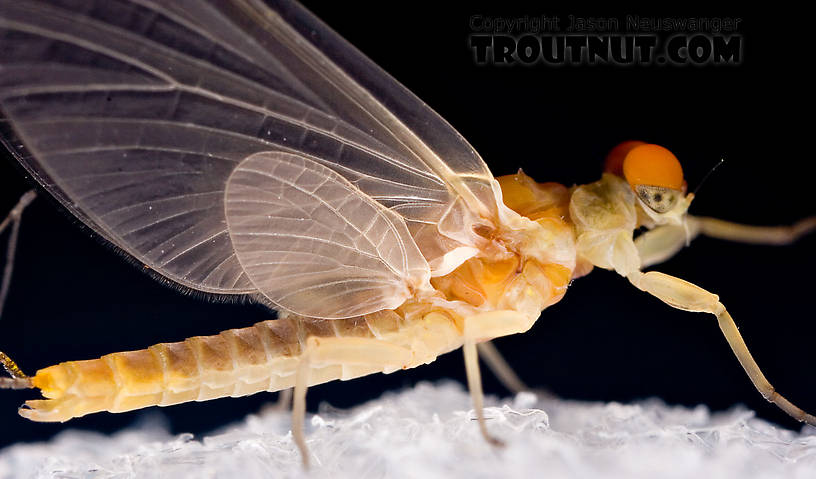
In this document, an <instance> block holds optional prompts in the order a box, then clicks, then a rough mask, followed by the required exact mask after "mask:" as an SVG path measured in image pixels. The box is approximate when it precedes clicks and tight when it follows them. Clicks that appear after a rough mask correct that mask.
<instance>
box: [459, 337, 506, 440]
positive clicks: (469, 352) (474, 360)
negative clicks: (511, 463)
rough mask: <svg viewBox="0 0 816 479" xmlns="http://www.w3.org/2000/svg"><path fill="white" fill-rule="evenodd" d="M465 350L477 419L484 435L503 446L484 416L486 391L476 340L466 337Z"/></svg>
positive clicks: (469, 384) (468, 379) (469, 385)
mask: <svg viewBox="0 0 816 479" xmlns="http://www.w3.org/2000/svg"><path fill="white" fill-rule="evenodd" d="M463 349H464V352H465V372H466V373H467V381H468V389H469V390H470V397H471V398H472V399H473V408H474V409H475V410H476V419H477V420H478V421H479V430H480V431H482V436H483V437H484V438H485V439H486V440H487V442H489V443H490V444H492V445H494V446H502V445H504V443H502V442H501V441H500V440H498V439H496V438H495V437H493V436H491V435H490V433H489V432H487V425H486V424H485V418H484V393H483V392H482V377H481V374H480V373H479V355H478V353H477V351H476V342H475V341H473V340H472V339H466V340H465V345H464V347H463Z"/></svg>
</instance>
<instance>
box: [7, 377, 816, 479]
mask: <svg viewBox="0 0 816 479" xmlns="http://www.w3.org/2000/svg"><path fill="white" fill-rule="evenodd" d="M488 405H489V406H490V407H488V408H487V409H486V411H485V412H486V415H487V417H488V418H489V420H488V425H489V428H490V431H491V432H492V433H493V434H494V435H496V436H498V437H499V438H501V439H502V440H503V441H504V442H505V443H506V446H505V447H504V448H493V447H491V446H489V445H488V444H486V443H485V441H484V440H482V438H481V436H480V435H479V431H478V428H477V426H476V423H475V421H474V420H473V417H474V416H473V412H472V411H471V410H470V399H469V396H468V395H467V393H466V392H465V391H464V390H463V389H462V387H461V386H460V385H458V384H454V383H441V384H437V385H430V384H420V385H418V386H417V387H415V388H413V389H410V390H405V391H402V392H400V393H392V394H387V395H385V396H384V397H382V398H380V399H378V400H375V401H372V402H369V403H367V404H364V405H362V406H359V407H357V408H355V409H351V410H345V411H334V410H330V409H328V408H324V410H323V411H322V412H321V413H320V414H318V415H316V416H311V415H310V416H309V419H308V420H307V422H308V424H307V431H308V443H309V447H310V448H311V452H312V469H311V471H310V472H309V473H308V474H307V473H304V472H303V471H302V469H301V466H300V459H299V456H298V453H297V451H296V449H295V447H294V445H293V443H292V438H291V434H289V416H288V414H283V413H279V412H276V411H267V412H264V413H261V414H259V415H252V416H249V417H248V418H247V419H246V420H244V421H243V422H242V423H240V424H236V425H233V426H231V427H228V428H225V429H224V430H222V431H219V432H215V433H212V434H209V435H206V436H205V437H203V438H202V439H201V440H194V439H193V438H192V437H191V436H190V435H180V436H172V435H170V434H169V433H167V432H166V430H165V429H164V428H163V427H162V426H160V425H158V424H152V425H151V424H150V423H149V422H148V423H146V424H144V425H142V426H140V427H134V428H133V429H131V430H126V431H122V432H120V433H118V434H115V435H113V436H106V435H101V434H97V433H91V432H79V431H69V432H65V433H63V434H61V435H59V436H58V437H56V438H55V439H54V440H52V441H50V442H46V443H39V444H22V445H16V446H12V447H9V448H6V449H5V450H3V451H0V477H2V478H6V477H15V478H16V477H60V478H73V477H93V478H106V477H116V478H122V477H151V478H152V477H168V478H171V477H172V478H176V477H195V478H201V477H225V478H239V479H250V478H270V477H331V478H332V479H340V478H354V479H364V478H381V477H382V478H391V477H393V478H423V479H424V478H443V477H444V478H448V477H468V478H478V477H486V478H487V477H490V478H498V477H547V478H562V477H569V478H573V477H575V478H613V477H614V478H650V479H651V478H688V477H715V478H726V477H739V478H747V477H751V478H764V477H768V478H770V477H774V478H790V479H793V478H813V477H816V429H814V428H810V427H806V428H805V429H804V430H803V432H802V433H800V434H797V433H794V432H791V431H787V430H784V429H780V428H778V427H776V426H773V425H771V424H769V423H767V422H765V421H762V420H758V419H754V418H753V413H752V412H750V411H747V410H745V409H741V408H737V409H733V410H730V411H728V412H724V413H715V414H712V413H710V412H709V411H708V410H707V409H706V408H705V407H697V408H694V409H687V408H683V407H670V406H666V405H665V404H663V403H662V402H660V401H658V400H650V401H645V402H640V403H636V404H629V405H623V404H616V403H611V404H599V403H583V402H576V401H563V400H537V399H536V397H535V396H534V395H532V394H521V395H519V396H517V397H516V398H514V399H508V400H503V401H497V400H495V399H493V400H490V399H488Z"/></svg>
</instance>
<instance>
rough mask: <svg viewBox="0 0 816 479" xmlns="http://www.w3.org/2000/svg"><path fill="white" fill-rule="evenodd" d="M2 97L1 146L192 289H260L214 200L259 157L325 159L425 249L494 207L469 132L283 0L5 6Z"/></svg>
mask: <svg viewBox="0 0 816 479" xmlns="http://www.w3.org/2000/svg"><path fill="white" fill-rule="evenodd" d="M270 7H271V8H270ZM0 108H2V112H3V114H4V116H5V117H6V118H7V120H8V121H9V123H6V124H4V125H0V126H2V132H0V133H2V135H3V141H4V143H5V144H6V145H7V146H8V147H9V148H10V149H11V150H12V151H13V152H14V153H15V154H16V155H17V157H18V159H19V160H20V161H21V163H23V165H24V166H25V167H26V168H27V169H28V170H29V171H30V172H31V173H32V174H33V175H34V176H35V177H36V178H37V179H38V181H40V183H42V184H43V185H44V186H45V187H46V188H47V189H48V190H49V191H51V193H53V194H54V195H55V196H56V197H57V198H58V199H59V200H60V201H61V202H62V203H63V204H64V205H65V206H66V207H67V208H68V209H69V210H71V211H72V212H73V213H74V214H75V215H76V216H77V217H78V218H80V219H81V220H82V221H84V222H85V223H86V224H88V225H89V226H91V227H92V228H93V229H94V230H96V231H97V232H98V233H100V234H101V235H103V236H104V237H106V238H107V239H108V240H110V241H111V242H113V243H114V244H115V245H116V246H118V247H119V248H121V249H122V250H124V251H125V252H127V253H129V254H130V255H132V256H134V257H135V258H137V259H138V260H139V261H141V262H143V263H145V264H146V265H147V266H149V267H151V268H152V269H154V270H156V271H158V272H159V273H161V274H162V275H164V276H166V277H167V278H169V279H171V280H173V281H176V282H178V283H181V284H183V285H185V286H188V287H190V288H193V289H197V290H201V291H206V292H211V293H218V294H251V293H254V292H256V291H257V285H256V284H254V282H253V281H252V280H251V278H250V277H249V276H248V275H247V272H246V271H245V270H244V268H243V267H242V265H241V262H240V261H239V258H238V257H237V256H236V252H235V248H234V247H233V244H232V241H233V240H232V239H231V237H230V232H229V228H228V223H227V218H226V216H225V213H224V208H225V203H224V195H225V188H226V185H227V180H228V178H230V175H232V174H233V173H234V172H235V169H236V167H237V166H238V165H239V164H240V163H241V162H242V161H244V159H245V158H248V157H250V156H251V155H253V154H255V153H258V152H288V153H292V154H297V155H299V156H301V157H303V158H306V159H310V160H312V161H315V162H319V163H321V164H322V165H324V166H325V167H328V168H331V169H332V170H333V171H335V172H336V173H338V174H340V175H342V176H343V177H344V178H345V179H346V180H348V181H349V182H351V183H352V184H353V185H354V186H355V187H356V188H357V189H358V190H359V191H361V192H363V193H365V194H366V195H368V196H369V197H370V198H373V199H374V200H376V201H378V202H379V203H381V204H382V205H384V206H385V207H387V208H390V209H391V210H392V211H394V212H397V213H399V214H400V215H402V216H403V217H404V218H405V220H406V222H407V226H408V228H409V230H410V231H411V233H412V234H413V236H414V238H415V241H416V242H417V244H418V246H419V248H420V250H421V251H422V253H423V254H424V255H425V256H426V258H428V259H429V260H434V259H438V258H439V257H441V256H442V255H444V254H447V253H449V252H451V251H453V250H457V249H458V250H461V249H462V248H465V249H467V247H468V245H467V238H468V235H469V234H470V229H469V228H470V226H471V223H470V221H471V220H472V219H473V218H478V217H490V216H491V215H492V214H493V211H494V210H495V208H496V206H495V197H494V196H493V192H492V190H491V180H492V177H491V176H490V173H489V171H488V170H487V168H486V166H485V165H484V163H483V162H482V160H481V159H480V158H479V157H478V155H477V154H476V153H475V152H474V151H473V149H472V148H471V147H470V146H469V145H468V144H467V143H466V142H465V140H464V139H462V138H461V136H459V135H458V134H457V133H456V132H455V131H454V130H453V129H452V128H451V127H450V126H449V125H448V124H447V123H446V122H445V121H444V120H443V119H441V118H440V117H439V116H438V115H436V114H435V113H434V112H433V111H431V110H430V109H429V108H428V107H427V106H426V105H425V104H424V103H422V102H421V101H420V100H419V99H417V98H416V97H414V96H413V95H412V94H411V93H410V92H408V91H407V90H406V89H405V88H403V87H402V86H401V85H399V84H398V83H397V82H396V81H394V80H393V79H392V78H391V77H390V76H388V75H387V74H386V73H385V72H383V71H382V70H380V69H379V68H378V67H377V66H376V65H374V64H373V63H372V62H370V61H369V60H368V59H366V58H365V57H364V56H363V55H362V54H360V53H359V52H358V51H357V50H355V49H354V48H353V47H351V46H350V45H349V44H347V43H346V42H345V41H343V40H342V39H341V38H340V37H339V36H337V35H336V34H335V33H334V32H332V31H331V30H330V29H328V28H327V27H326V26H325V25H323V24H322V23H321V22H320V21H319V20H317V19H315V18H314V17H313V16H312V15H311V14H309V13H308V12H307V11H305V10H304V9H303V8H302V7H300V6H299V5H297V4H294V3H291V2H286V1H283V2H274V3H273V4H271V5H269V6H267V5H265V4H264V3H262V2H260V1H259V0H233V1H230V2H228V1H215V0H213V1H212V2H208V1H206V0H179V1H173V2H151V1H148V0H133V1H125V0H106V1H104V2H91V1H81V0H80V1H70V0H59V1H52V2H48V3H47V4H46V3H40V2H36V1H26V2H19V1H16V0H12V1H9V0H5V1H0ZM443 159H444V161H443ZM441 232H444V234H442V233H441ZM462 257H464V256H462V255H460V258H462ZM327 314H328V312H327Z"/></svg>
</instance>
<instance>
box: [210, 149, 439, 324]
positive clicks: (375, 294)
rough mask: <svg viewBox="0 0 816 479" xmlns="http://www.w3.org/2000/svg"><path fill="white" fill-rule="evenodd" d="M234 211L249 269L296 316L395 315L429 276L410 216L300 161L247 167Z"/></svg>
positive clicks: (232, 194)
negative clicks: (409, 224) (388, 312)
mask: <svg viewBox="0 0 816 479" xmlns="http://www.w3.org/2000/svg"><path fill="white" fill-rule="evenodd" d="M226 214H227V224H228V226H229V232H230V237H231V238H232V244H233V246H234V247H235V251H236V253H237V255H238V260H239V261H240V263H241V265H242V266H243V268H244V271H246V273H247V275H248V276H249V278H250V279H251V280H252V282H253V284H254V285H255V286H256V287H257V288H258V290H259V291H261V293H263V294H264V295H265V296H266V297H267V298H269V299H270V300H271V301H272V302H274V303H275V304H277V305H279V306H281V307H283V308H286V309H288V310H290V311H297V312H298V313H300V314H304V315H307V316H321V317H328V318H344V317H352V316H359V315H362V314H367V313H373V312H374V311H379V310H382V309H393V308H396V307H398V306H399V305H400V304H402V303H403V302H404V301H405V300H406V299H408V298H409V297H410V296H411V291H410V287H409V285H411V284H413V285H421V284H423V283H425V282H427V281H428V279H429V276H430V275H429V271H428V264H427V263H426V262H425V259H424V258H423V257H422V254H421V253H420V252H419V249H418V248H417V246H416V244H415V243H414V241H413V239H412V238H411V235H410V233H409V232H408V228H407V227H406V226H405V222H404V220H403V219H402V217H401V216H399V215H398V214H396V213H394V212H392V211H390V210H388V209H387V208H385V207H384V206H382V205H381V204H379V203H377V202H376V201H374V200H372V199H371V198H369V197H368V196H366V195H365V194H363V193H361V192H360V190H359V189H357V188H356V187H354V185H352V184H351V183H349V182H348V181H346V180H345V179H343V177H341V176H340V175H338V174H337V173H335V172H333V171H332V170H330V169H328V168H326V167H324V166H321V165H319V164H318V163H316V162H314V161H311V160H309V159H307V158H304V157H301V156H296V155H292V154H289V153H258V154H255V155H252V156H250V157H249V158H247V159H246V160H244V161H243V162H241V164H240V165H239V166H238V168H236V169H235V171H233V173H232V175H231V176H230V178H229V181H228V183H227V195H226Z"/></svg>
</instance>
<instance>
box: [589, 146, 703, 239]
mask: <svg viewBox="0 0 816 479" xmlns="http://www.w3.org/2000/svg"><path fill="white" fill-rule="evenodd" d="M604 169H605V171H607V172H609V173H613V174H616V175H618V176H622V177H623V178H624V179H626V182H627V183H629V186H630V187H631V188H632V191H634V192H635V196H636V197H637V202H638V204H639V205H640V207H641V209H642V210H643V212H644V213H646V215H648V216H649V217H650V218H651V219H652V220H653V221H654V222H655V223H656V224H682V223H683V218H684V216H685V214H686V212H687V211H688V207H689V205H690V204H691V201H692V199H694V195H693V194H686V190H687V185H686V181H685V180H684V178H683V168H682V166H681V165H680V160H678V159H677V157H676V156H675V155H674V154H673V153H672V152H671V151H669V150H668V149H666V148H664V147H662V146H660V145H654V144H649V143H644V142H642V141H625V142H623V143H621V144H619V145H618V146H616V147H615V148H613V149H612V150H611V151H610V152H609V154H608V155H607V157H606V163H605V168H604Z"/></svg>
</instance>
